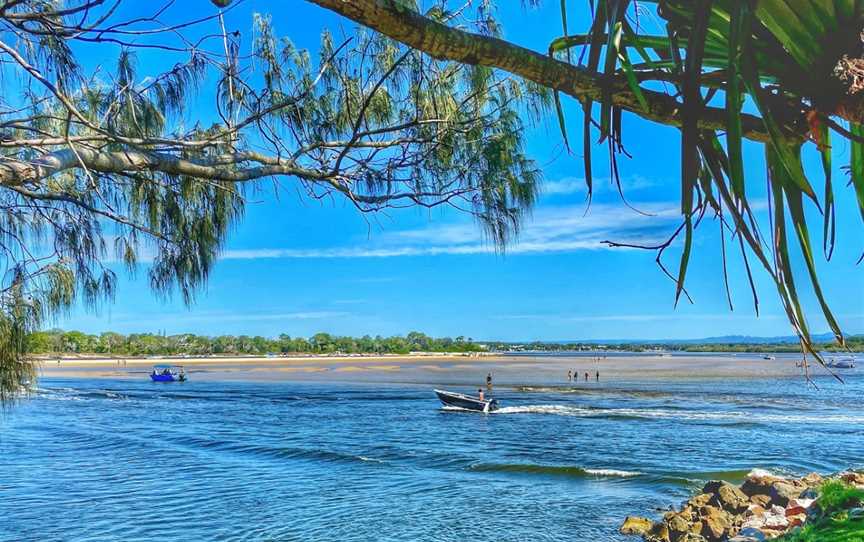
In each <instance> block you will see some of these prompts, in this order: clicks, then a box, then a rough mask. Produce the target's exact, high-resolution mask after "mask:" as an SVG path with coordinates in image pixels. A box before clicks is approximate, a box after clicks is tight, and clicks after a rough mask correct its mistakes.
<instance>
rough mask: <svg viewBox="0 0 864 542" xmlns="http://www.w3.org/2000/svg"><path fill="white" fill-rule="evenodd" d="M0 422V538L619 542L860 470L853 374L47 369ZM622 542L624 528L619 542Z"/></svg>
mask: <svg viewBox="0 0 864 542" xmlns="http://www.w3.org/2000/svg"><path fill="white" fill-rule="evenodd" d="M40 385H41V388H40V391H39V392H38V393H37V394H36V395H35V396H34V397H33V398H31V399H30V400H28V401H25V402H24V403H22V404H21V405H19V406H18V407H16V408H14V409H12V410H10V411H9V412H7V413H6V414H5V415H3V416H2V418H0V540H3V541H25V540H33V541H48V540H64V541H65V540H75V541H81V540H261V541H264V540H266V541H277V540H278V541H309V540H328V541H329V540H339V541H343V540H357V541H367V540H382V541H383V540H387V541H390V540H392V541H403V540H404V541H408V540H412V541H413V540H424V541H425V540H432V541H438V540H440V541H456V540H459V541H461V540H468V539H470V540H475V541H487V540H488V541H544V540H556V541H558V540H561V541H564V540H567V541H572V540H626V539H627V538H625V537H620V536H619V535H617V534H616V529H617V527H618V526H619V525H620V522H621V520H622V518H623V517H624V516H625V515H627V514H641V515H644V514H646V513H647V514H652V513H654V514H658V513H659V512H658V510H659V509H663V508H666V507H667V506H669V505H670V504H676V503H677V502H678V501H680V500H682V499H684V498H686V497H687V496H688V495H689V493H690V492H691V491H692V490H693V489H694V488H696V487H698V486H699V485H700V484H701V482H702V481H704V480H707V479H711V478H725V479H729V480H735V479H739V480H740V479H741V478H742V477H743V476H744V474H745V473H746V472H747V471H748V470H749V469H751V468H753V467H763V468H770V469H774V470H777V471H781V472H789V473H804V472H806V471H812V470H816V471H822V472H830V471H835V470H839V469H843V468H848V467H862V466H864V403H862V396H864V395H862V392H864V379H862V378H861V377H860V376H852V377H849V378H848V379H847V383H846V384H845V385H841V384H836V383H832V382H829V381H827V380H825V381H823V382H822V383H821V384H820V388H821V389H820V390H818V391H817V390H813V389H811V388H808V387H807V386H806V385H805V384H804V382H803V381H802V379H801V378H789V379H772V380H755V379H748V380H746V382H736V381H734V380H717V379H712V380H699V379H687V380H678V381H673V382H658V381H642V382H639V381H626V382H614V383H609V384H605V383H601V384H598V385H596V386H594V387H592V388H590V389H589V390H585V389H582V390H571V389H566V388H555V387H542V386H534V387H513V388H509V389H500V390H496V396H497V397H498V398H499V399H500V401H501V402H502V404H503V406H504V408H503V409H502V410H501V411H499V412H497V413H494V414H491V415H482V414H473V413H462V412H448V411H443V410H441V409H440V408H439V406H438V404H437V402H436V400H435V397H434V396H433V395H432V393H431V390H430V389H429V387H428V386H425V385H423V386H421V385H410V384H402V385H380V384H376V385H371V384H368V385H364V384H352V385H347V384H334V385H325V384H321V383H286V382H278V383H255V382H218V381H196V380H195V379H193V380H192V381H191V382H187V383H184V384H169V385H165V384H161V385H160V384H151V383H149V382H144V381H132V380H95V381H88V380H85V379H68V380H61V379H50V378H46V379H43V380H42V381H41V382H40ZM630 540H632V539H630Z"/></svg>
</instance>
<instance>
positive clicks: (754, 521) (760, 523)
mask: <svg viewBox="0 0 864 542" xmlns="http://www.w3.org/2000/svg"><path fill="white" fill-rule="evenodd" d="M766 517H767V514H766V513H764V512H763V513H762V514H759V515H758V516H751V517H749V518H747V519H745V520H744V523H743V524H742V525H741V531H746V530H747V529H761V528H762V527H764V526H765V518H766Z"/></svg>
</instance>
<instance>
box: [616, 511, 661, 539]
mask: <svg viewBox="0 0 864 542" xmlns="http://www.w3.org/2000/svg"><path fill="white" fill-rule="evenodd" d="M653 525H654V522H653V521H651V520H650V519H648V518H640V517H638V516H627V517H626V518H624V523H622V524H621V527H620V528H619V529H618V532H619V533H621V534H635V535H644V534H645V533H647V532H648V531H650V530H651V527H652V526H653Z"/></svg>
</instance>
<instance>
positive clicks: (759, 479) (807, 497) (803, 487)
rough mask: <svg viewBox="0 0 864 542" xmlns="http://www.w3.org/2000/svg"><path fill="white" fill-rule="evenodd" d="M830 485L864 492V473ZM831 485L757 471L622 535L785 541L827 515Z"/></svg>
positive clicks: (684, 540)
mask: <svg viewBox="0 0 864 542" xmlns="http://www.w3.org/2000/svg"><path fill="white" fill-rule="evenodd" d="M830 479H838V480H842V481H843V482H844V483H846V484H849V485H850V486H852V487H857V488H860V489H864V473H856V472H845V473H841V474H838V475H836V476H834V477H831V478H830ZM827 480H828V479H826V478H823V477H822V476H820V475H819V474H816V473H812V474H808V475H807V476H804V477H802V478H784V477H780V476H776V475H773V474H771V473H769V472H766V471H763V470H759V469H757V470H754V471H752V472H751V473H750V474H749V475H748V476H747V479H746V480H745V481H744V483H743V484H741V485H740V486H738V485H734V484H730V483H728V482H723V481H711V482H708V483H707V484H705V487H703V488H702V491H701V492H699V493H698V494H697V495H695V496H693V497H692V498H690V500H688V501H687V502H685V503H683V505H682V506H681V509H680V510H677V511H675V510H672V511H670V512H667V513H666V514H664V515H663V518H662V519H661V520H660V521H652V520H650V519H648V518H642V517H636V516H630V517H627V518H626V519H625V520H624V523H623V524H622V525H621V528H620V532H621V533H622V534H631V535H640V536H642V538H643V539H644V540H645V542H760V541H763V540H770V539H774V538H778V537H781V536H783V535H785V534H787V533H789V532H790V531H792V530H794V529H797V528H800V527H801V526H803V525H804V524H805V523H807V522H808V521H811V520H813V519H815V518H818V517H820V516H821V515H822V509H821V506H820V493H819V488H820V487H824V486H823V484H824V483H825V482H826V481H827Z"/></svg>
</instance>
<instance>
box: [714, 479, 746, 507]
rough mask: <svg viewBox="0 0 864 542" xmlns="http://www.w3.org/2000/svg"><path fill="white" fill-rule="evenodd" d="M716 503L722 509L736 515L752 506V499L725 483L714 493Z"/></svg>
mask: <svg viewBox="0 0 864 542" xmlns="http://www.w3.org/2000/svg"><path fill="white" fill-rule="evenodd" d="M714 502H715V503H716V504H718V505H719V506H720V508H722V509H724V510H726V511H728V512H732V513H734V514H737V513H740V512H743V511H744V510H746V509H747V506H748V505H749V504H750V499H749V498H748V497H747V495H746V494H745V493H744V492H743V491H741V490H740V489H738V488H737V487H736V486H733V485H732V484H729V483H726V482H723V483H722V484H721V485H720V486H719V487H718V488H717V492H716V493H714Z"/></svg>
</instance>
